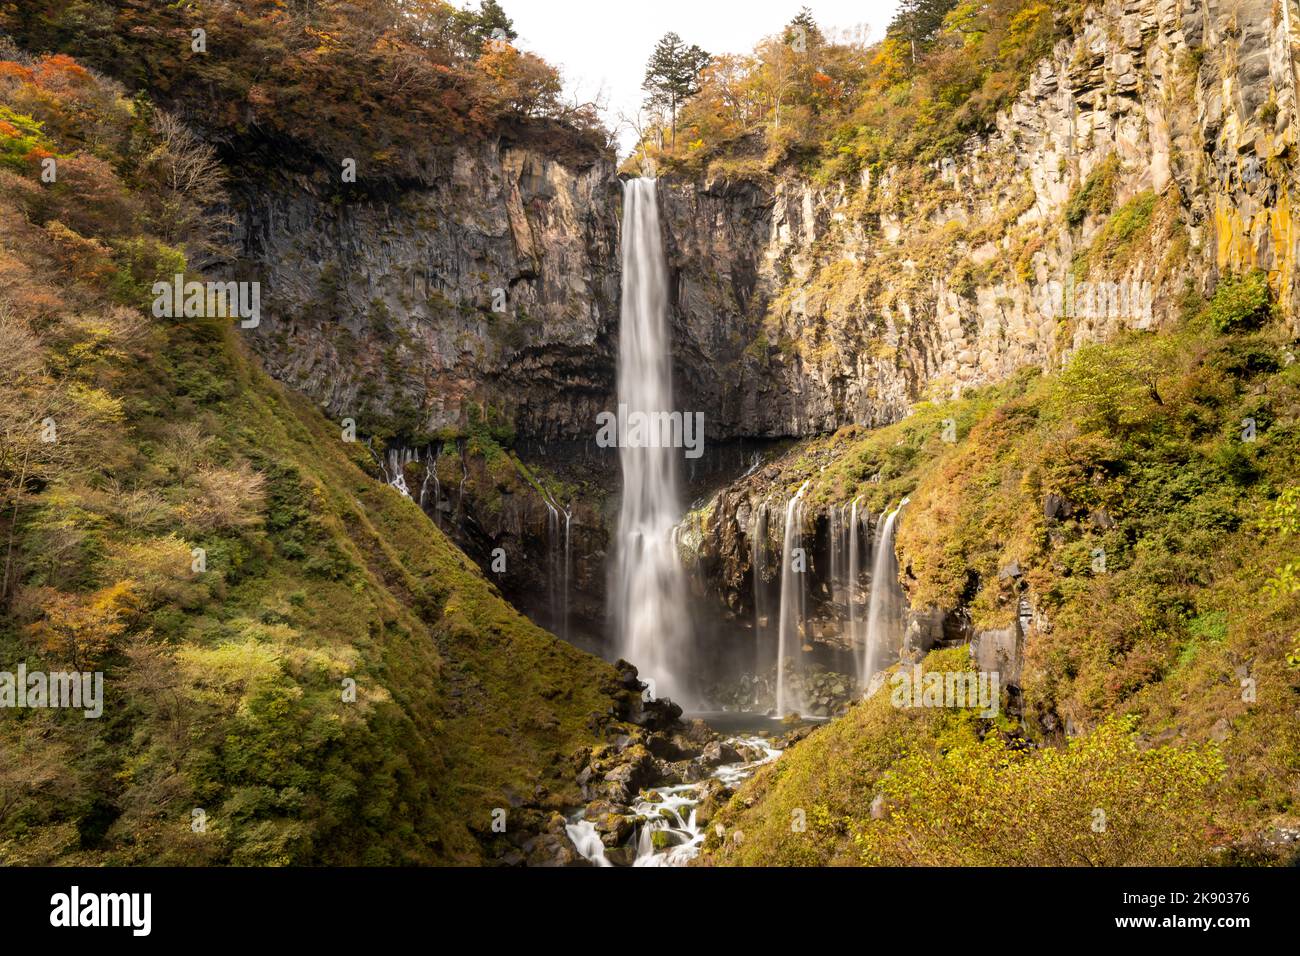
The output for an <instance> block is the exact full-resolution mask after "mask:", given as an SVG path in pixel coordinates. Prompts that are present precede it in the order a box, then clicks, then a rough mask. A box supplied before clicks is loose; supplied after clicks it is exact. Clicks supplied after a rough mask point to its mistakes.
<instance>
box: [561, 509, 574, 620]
mask: <svg viewBox="0 0 1300 956" xmlns="http://www.w3.org/2000/svg"><path fill="white" fill-rule="evenodd" d="M572 525H573V503H572V502H570V503H569V507H567V508H565V509H564V581H563V583H562V584H561V585H560V587H561V592H562V595H563V599H562V601H561V602H560V613H561V619H560V636H561V637H562V638H564V639H565V640H566V641H567V640H568V639H569V580H570V578H572V577H573V540H572V538H571V536H570V533H569V532H570V528H571V527H572Z"/></svg>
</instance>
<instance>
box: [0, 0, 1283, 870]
mask: <svg viewBox="0 0 1300 956" xmlns="http://www.w3.org/2000/svg"><path fill="white" fill-rule="evenodd" d="M38 6H39V7H40V9H37V7H38ZM417 6H418V9H419V11H420V13H419V15H418V16H416V14H413V13H412V12H411V10H412V8H411V7H410V6H409V5H402V4H392V3H389V2H387V0H375V2H373V3H367V4H361V5H353V4H345V3H341V2H335V0H321V2H319V3H314V4H304V5H295V6H293V8H292V9H290V8H289V6H287V5H284V4H278V3H274V2H271V0H265V2H263V0H250V2H247V3H238V4H235V3H213V4H200V5H197V6H195V7H194V8H193V9H191V8H189V7H187V6H186V5H169V4H151V3H142V2H140V0H84V2H79V3H76V4H73V3H68V2H62V0H60V2H57V3H49V4H45V5H23V4H19V5H16V6H13V7H12V8H10V7H4V6H0V31H3V32H0V187H2V188H0V206H2V207H3V210H2V211H3V213H4V216H3V217H2V218H0V223H2V225H0V331H3V332H4V335H5V342H6V347H7V348H9V349H10V350H11V352H12V355H13V359H12V362H11V366H12V367H11V368H10V369H6V370H3V372H0V408H4V409H5V412H4V414H5V415H6V416H7V417H6V418H5V419H4V425H5V431H4V435H5V445H4V446H3V448H0V474H2V475H3V477H4V479H5V481H6V485H5V487H6V492H5V494H6V496H7V497H5V498H4V500H3V501H2V502H0V505H3V507H2V508H0V516H2V517H0V532H3V533H4V534H5V536H6V546H7V550H8V554H7V558H6V565H5V568H6V570H5V572H4V578H3V592H2V594H0V597H2V598H3V609H4V620H3V622H2V623H0V654H3V655H4V657H3V659H0V671H4V670H5V666H4V660H7V659H10V658H12V659H13V660H14V661H15V666H14V669H16V667H17V663H22V664H23V666H24V667H25V668H27V669H28V670H32V671H34V670H36V669H37V668H38V666H39V667H40V669H42V670H43V671H48V672H54V671H57V670H61V669H73V668H74V665H75V669H76V670H77V671H78V672H80V671H95V670H97V669H98V670H102V671H103V672H104V673H105V688H106V695H105V705H104V712H105V719H104V721H103V722H102V723H96V722H93V721H92V722H91V723H94V724H95V726H94V727H92V728H91V729H90V730H85V729H82V728H79V727H78V726H77V725H75V724H74V723H73V722H72V721H69V720H65V719H64V716H63V715H62V714H59V713H39V714H34V715H32V716H30V717H28V716H27V715H23V716H22V718H21V719H10V717H9V715H0V717H3V719H0V746H3V747H4V748H5V752H6V753H14V754H22V755H23V760H22V761H16V762H14V763H13V764H10V765H6V766H5V767H0V858H3V859H5V860H6V861H8V860H9V859H13V860H15V861H18V862H20V863H24V864H31V865H52V864H57V863H66V862H77V863H82V864H86V865H102V864H106V863H107V864H145V863H158V862H162V863H165V864H172V863H175V864H184V865H192V864H196V863H197V864H221V865H225V864H233V865H263V864H270V865H282V864H293V865H314V864H326V865H333V864H340V865H356V864H365V865H385V866H388V865H406V864H452V863H454V864H468V865H482V864H494V865H497V864H499V865H528V866H552V865H572V866H581V865H592V866H600V867H605V866H624V865H626V866H634V865H636V866H648V865H661V864H662V865H688V864H689V865H697V866H724V865H797V866H820V865H840V864H852V865H864V864H865V865H886V866H897V865H904V866H910V865H931V864H939V865H950V864H954V865H972V866H989V865H1026V866H1040V865H1061V864H1062V863H1067V864H1068V865H1079V864H1080V862H1081V861H1083V862H1086V863H1088V864H1098V865H1125V864H1128V865H1132V864H1143V865H1184V864H1198V865H1199V864H1203V863H1206V862H1207V861H1210V862H1215V863H1230V864H1248V863H1269V864H1273V863H1281V862H1288V861H1294V859H1295V856H1294V853H1295V851H1294V845H1295V834H1296V833H1298V832H1300V818H1298V817H1297V814H1296V809H1295V808H1296V807H1297V806H1300V803H1298V802H1297V801H1300V790H1297V782H1296V777H1295V773H1294V768H1295V755H1296V754H1297V753H1300V729H1298V728H1300V721H1297V720H1296V717H1297V714H1298V713H1300V711H1298V710H1297V703H1296V701H1297V697H1296V691H1297V688H1300V665H1297V663H1296V662H1297V660H1300V648H1297V645H1296V636H1295V622H1296V621H1297V620H1300V604H1298V603H1297V602H1300V588H1298V587H1297V586H1296V583H1295V582H1296V574H1297V571H1296V566H1295V561H1296V558H1295V554H1294V542H1295V540H1297V539H1296V535H1297V534H1300V526H1297V524H1296V507H1297V505H1296V502H1297V500H1298V499H1297V495H1300V490H1298V489H1297V486H1296V479H1295V473H1296V471H1295V465H1296V461H1297V459H1300V418H1298V416H1300V363H1298V362H1297V361H1296V357H1297V355H1298V354H1300V284H1298V282H1300V280H1298V279H1297V274H1296V268H1295V264H1296V257H1297V254H1300V237H1297V235H1296V234H1295V228H1294V223H1293V221H1292V211H1291V210H1292V204H1291V196H1292V195H1294V194H1295V193H1296V191H1297V188H1300V172H1297V167H1296V151H1297V149H1298V148H1300V144H1298V143H1297V131H1298V130H1300V125H1298V121H1297V116H1296V112H1297V110H1300V102H1298V101H1297V91H1298V90H1300V80H1298V79H1297V77H1298V76H1300V74H1298V72H1297V63H1298V61H1300V19H1297V17H1300V6H1297V3H1296V0H1097V2H1091V3H1089V2H1084V0H1069V2H1065V3H1061V4H1055V5H1050V4H1045V3H1039V2H1035V0H976V2H970V3H966V2H961V3H957V2H947V0H934V2H932V3H930V2H927V3H911V4H908V5H906V10H907V11H911V12H910V14H909V15H908V16H901V15H900V16H897V17H894V18H892V19H890V20H889V21H888V25H887V27H886V28H885V29H884V30H883V32H882V34H881V36H880V38H879V39H878V40H875V41H873V42H872V43H870V44H867V43H863V42H856V41H855V42H851V43H846V42H839V41H837V40H834V39H833V38H832V34H831V33H830V32H829V30H827V31H825V32H823V30H822V29H821V28H820V27H819V26H818V24H817V23H816V21H815V19H814V18H813V14H812V13H811V12H809V11H802V12H799V13H798V14H797V15H796V16H795V17H794V19H789V18H788V17H786V16H785V15H784V14H783V15H782V16H781V17H780V18H778V19H777V20H776V21H774V22H773V23H772V25H771V29H772V31H774V32H772V33H771V34H770V35H769V36H767V37H766V38H765V39H764V40H763V41H762V42H761V43H759V44H758V45H756V46H755V47H754V49H753V50H752V51H730V52H726V53H724V52H722V51H715V52H714V54H713V55H712V56H711V57H710V56H708V55H705V56H706V59H705V60H701V61H700V62H699V63H696V64H695V70H694V73H693V74H692V76H691V77H690V78H689V79H690V82H689V83H687V84H686V87H687V88H688V89H689V93H688V95H685V96H684V97H682V98H680V101H679V99H673V100H672V105H671V107H670V110H669V112H668V113H663V114H661V115H659V116H658V118H657V119H656V120H655V121H654V122H651V123H649V125H647V126H646V127H645V128H644V129H639V130H638V132H637V136H636V141H635V143H634V145H633V146H632V147H631V155H626V152H627V150H626V148H625V150H624V153H625V154H624V155H623V156H620V155H619V153H618V150H617V148H616V145H615V143H614V137H613V136H612V135H611V134H610V132H609V131H608V130H606V129H604V128H603V127H602V126H601V124H600V122H599V121H598V119H599V118H598V117H596V115H595V113H594V112H593V111H592V110H583V109H581V108H579V107H576V106H573V105H572V104H568V103H567V102H566V101H565V100H564V98H563V97H561V96H560V95H559V94H558V93H556V92H555V91H556V90H558V89H560V88H561V87H560V77H559V73H558V71H556V70H555V69H554V68H552V67H550V66H549V65H548V64H547V63H546V62H545V61H543V60H542V59H541V58H540V57H539V56H537V55H536V54H533V53H530V52H528V51H527V50H524V49H522V41H518V37H517V35H516V36H511V35H510V33H511V31H512V30H513V27H510V26H509V24H510V21H509V19H508V18H506V19H505V20H504V21H502V20H501V19H500V17H498V16H497V14H496V12H494V10H495V9H496V8H495V7H494V6H489V5H486V4H484V5H480V6H479V7H478V8H477V10H473V9H470V10H461V9H460V8H457V7H452V6H451V5H449V4H446V3H442V2H439V0H430V2H429V3H428V4H420V5H417ZM918 10H921V11H924V10H929V11H930V12H931V13H933V14H934V16H933V17H931V18H930V19H929V20H926V19H925V18H924V17H922V16H921V14H920V13H918V12H917V11H918ZM936 11H937V12H936ZM502 16H504V14H502ZM422 18H423V19H422ZM922 21H924V23H922ZM503 23H504V24H505V25H502V24H503ZM783 24H784V25H783ZM918 24H920V25H918ZM200 26H201V27H202V28H203V29H205V30H206V31H207V33H208V35H209V36H210V37H212V38H213V40H214V42H213V44H212V49H211V52H210V53H208V54H204V55H199V54H197V53H193V52H189V53H186V52H185V51H184V50H183V49H182V51H181V52H180V53H178V52H177V51H176V49H175V46H176V38H177V37H185V36H189V35H190V30H191V29H194V28H197V27H200ZM823 26H828V25H823ZM495 31H501V36H505V37H506V38H507V39H505V40H502V39H501V36H498V35H497V33H496V32H495ZM669 39H670V38H669V37H665V41H669ZM678 39H679V40H680V38H678ZM217 40H220V43H217V42H215V41H217ZM516 41H518V42H516ZM500 44H504V45H500ZM667 46H668V48H671V49H677V48H676V47H673V44H672V43H671V42H668V45H667ZM540 52H542V53H544V52H546V51H540ZM679 52H680V51H679ZM687 52H689V50H688V51H687ZM700 53H701V54H702V53H703V51H700ZM686 59H690V57H687V58H686ZM688 65H689V64H688ZM647 82H649V80H647ZM344 87H346V88H347V89H348V90H350V91H351V92H350V93H349V94H348V95H342V94H340V93H339V90H340V89H343V88H344ZM548 91H549V92H548ZM47 154H48V155H47ZM43 159H55V160H57V163H56V165H57V166H58V168H59V169H60V173H59V175H60V176H61V177H62V179H60V180H59V181H58V182H56V183H53V184H50V183H42V181H41V179H40V176H41V170H42V165H41V161H42V160H43ZM348 162H350V163H351V166H348V165H347V163H348ZM345 169H351V170H352V174H353V175H351V178H348V177H347V176H343V175H341V173H340V171H341V170H345ZM186 172H188V173H189V176H188V178H187V176H186V175H184V174H185V173H186ZM47 185H48V186H53V187H54V188H48V189H47V188H45V187H46V186H47ZM159 276H164V277H168V278H169V279H170V278H171V277H175V278H176V281H177V282H178V283H179V282H180V280H181V279H183V278H185V277H195V276H201V277H204V278H210V279H211V280H212V281H213V282H217V281H222V282H241V283H242V282H248V283H253V284H255V285H256V287H257V288H258V289H259V290H260V292H259V298H258V299H257V300H256V301H257V303H258V313H259V314H258V321H257V322H256V323H254V324H252V325H247V324H243V325H241V323H240V322H239V321H238V320H237V319H235V318H233V317H232V316H230V315H208V314H204V315H195V316H186V315H183V314H179V313H176V314H158V313H155V312H154V311H153V310H152V309H151V308H150V296H149V295H148V293H149V290H150V289H151V288H152V285H153V283H154V281H155V280H158V277H159ZM181 311H184V310H181ZM47 419H49V420H54V421H55V422H56V424H57V430H58V433H59V435H60V436H61V437H60V439H59V441H57V442H50V441H43V440H40V438H39V434H40V431H39V428H38V426H40V427H46V426H45V423H46V420H47ZM701 423H702V428H701V427H700V425H701ZM15 436H16V437H15ZM923 673H924V674H925V675H928V676H932V677H933V678H934V681H935V686H940V687H941V689H942V688H945V687H962V686H967V685H966V684H964V683H963V682H964V681H966V680H968V679H969V680H970V681H972V682H973V683H971V684H970V685H969V686H975V687H982V688H989V687H992V688H995V691H994V694H995V696H996V698H997V699H996V700H994V701H992V702H990V701H987V700H981V701H979V706H971V705H970V704H971V702H970V701H967V700H965V699H964V698H962V699H961V700H960V701H959V702H957V703H954V702H953V699H954V698H953V695H951V694H946V692H945V694H946V695H945V694H940V695H939V698H941V699H938V700H937V702H936V701H932V700H930V699H929V698H928V697H927V695H926V694H924V693H921V692H920V690H919V688H921V687H922V686H923V685H922V682H921V677H922V674H923ZM896 678H901V679H903V680H906V681H911V682H912V684H911V685H909V686H914V687H915V688H917V689H918V690H917V691H916V692H915V693H910V692H909V693H907V694H901V695H892V694H891V693H890V691H891V682H892V681H894V680H895V679H896ZM898 700H902V701H903V703H901V704H900V703H898V702H897V701H898ZM78 719H80V718H78ZM101 728H102V729H101ZM11 767H12V768H13V769H10V768H11ZM1151 793H1160V794H1161V795H1162V798H1163V799H1162V802H1161V803H1160V805H1159V806H1153V805H1152V804H1151V803H1150V801H1148V800H1146V795H1149V794H1151ZM1098 808H1102V809H1104V810H1105V811H1106V813H1107V819H1108V820H1109V821H1110V823H1109V824H1108V827H1109V829H1106V830H1103V831H1098V830H1094V829H1093V828H1092V824H1091V821H1092V820H1093V819H1094V818H1093V812H1094V811H1095V810H1096V809H1098ZM195 809H199V810H202V811H203V812H204V819H210V820H211V821H212V823H211V826H210V830H204V831H199V830H190V829H189V821H190V820H191V819H192V817H191V814H192V812H193V811H194V810H195ZM193 819H197V818H193Z"/></svg>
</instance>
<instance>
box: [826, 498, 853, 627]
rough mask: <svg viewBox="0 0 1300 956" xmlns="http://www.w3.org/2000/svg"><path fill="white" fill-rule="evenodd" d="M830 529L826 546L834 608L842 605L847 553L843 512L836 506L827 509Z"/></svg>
mask: <svg viewBox="0 0 1300 956" xmlns="http://www.w3.org/2000/svg"><path fill="white" fill-rule="evenodd" d="M827 517H828V519H829V524H830V529H829V533H828V535H827V537H828V538H829V540H828V542H827V544H828V546H829V548H830V552H831V579H830V586H831V604H832V605H834V606H835V607H842V606H843V605H844V559H845V557H846V553H847V550H848V548H847V545H846V544H845V535H844V530H845V529H844V511H843V509H841V508H840V507H839V506H838V505H831V506H830V507H829V508H828V509H827Z"/></svg>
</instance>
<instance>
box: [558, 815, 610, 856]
mask: <svg viewBox="0 0 1300 956" xmlns="http://www.w3.org/2000/svg"><path fill="white" fill-rule="evenodd" d="M564 832H565V833H567V834H568V835H569V840H570V841H572V843H573V846H574V848H575V849H576V850H577V851H578V853H580V854H581V855H582V858H583V859H584V860H586V861H587V862H589V863H591V864H593V865H595V866H611V865H612V864H611V863H610V862H609V860H607V859H605V844H603V843H602V842H600V834H599V833H597V832H596V825H595V824H594V823H592V822H591V821H590V820H583V819H578V820H575V821H573V822H572V823H569V824H566V825H565V827H564Z"/></svg>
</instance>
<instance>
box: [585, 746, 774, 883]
mask: <svg viewBox="0 0 1300 956" xmlns="http://www.w3.org/2000/svg"><path fill="white" fill-rule="evenodd" d="M727 742H728V743H730V744H733V745H745V746H749V747H758V748H761V749H762V751H763V756H762V757H761V758H759V759H758V760H754V761H751V762H749V763H743V762H742V763H731V764H723V765H722V766H720V767H718V768H717V769H715V770H714V771H713V773H712V775H711V776H713V777H716V778H717V779H719V780H721V781H722V782H723V783H724V784H726V785H727V786H728V787H731V788H733V789H734V788H735V787H736V786H737V785H738V784H739V783H740V782H741V781H742V780H744V779H745V778H746V777H748V776H749V775H750V774H752V773H753V772H754V771H755V770H757V769H758V768H759V767H761V766H763V764H766V763H771V762H772V761H773V760H775V759H776V758H777V757H779V756H781V751H779V750H777V749H776V748H775V747H773V746H772V745H771V743H769V742H768V741H767V740H765V739H764V738H762V737H731V738H729V739H728V741H727ZM655 794H656V795H657V796H658V797H660V798H661V799H659V800H658V801H655V802H652V801H649V800H638V801H637V802H636V803H635V804H633V805H632V810H633V812H634V813H636V814H637V815H638V816H641V817H644V818H645V820H646V822H645V823H642V824H641V829H640V832H639V833H638V834H637V850H636V861H635V862H634V863H633V864H632V865H633V866H685V865H686V864H687V863H689V862H690V861H691V860H693V859H695V857H696V856H698V855H699V852H700V847H701V846H702V845H703V843H704V837H705V835H706V834H705V831H704V830H703V829H702V828H701V827H700V826H699V825H698V824H697V823H696V821H695V807H696V805H697V804H698V803H699V802H700V799H701V798H702V797H703V795H704V783H703V782H701V783H684V784H681V785H679V786H675V787H659V788H657V789H656V790H655ZM657 830H667V831H668V832H669V835H670V839H671V840H672V841H673V845H672V846H669V847H666V848H665V849H663V850H655V848H654V833H655V831H657ZM570 838H572V834H570ZM575 846H576V842H575ZM578 852H580V853H581V852H582V850H581V848H579V851H578ZM584 856H585V854H584Z"/></svg>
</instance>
